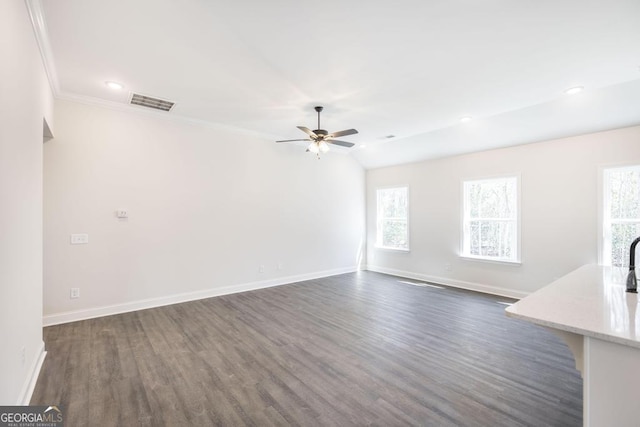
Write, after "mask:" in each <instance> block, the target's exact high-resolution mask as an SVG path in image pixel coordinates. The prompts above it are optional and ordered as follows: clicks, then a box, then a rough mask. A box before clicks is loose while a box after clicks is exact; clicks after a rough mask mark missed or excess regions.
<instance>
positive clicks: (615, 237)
mask: <svg viewBox="0 0 640 427" xmlns="http://www.w3.org/2000/svg"><path fill="white" fill-rule="evenodd" d="M603 190H604V194H603V202H604V203H603V205H604V206H603V215H602V223H603V230H602V236H603V239H602V264H603V265H612V266H616V267H628V266H629V246H630V245H631V242H632V241H633V240H634V239H635V238H636V237H638V236H640V165H635V166H626V167H617V168H608V169H604V171H603Z"/></svg>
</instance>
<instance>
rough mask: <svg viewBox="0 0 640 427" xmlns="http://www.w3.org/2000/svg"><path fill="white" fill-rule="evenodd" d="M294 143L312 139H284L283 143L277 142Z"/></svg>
mask: <svg viewBox="0 0 640 427" xmlns="http://www.w3.org/2000/svg"><path fill="white" fill-rule="evenodd" d="M294 141H307V142H308V141H311V140H310V139H283V140H282V141H276V142H294Z"/></svg>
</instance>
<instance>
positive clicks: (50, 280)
mask: <svg viewBox="0 0 640 427" xmlns="http://www.w3.org/2000/svg"><path fill="white" fill-rule="evenodd" d="M55 113H56V139H55V140H54V141H52V142H51V143H48V144H47V145H46V146H45V155H44V159H45V168H44V169H45V199H44V204H45V237H44V245H45V246H44V248H45V263H44V266H45V291H44V313H45V323H56V322H63V321H69V320H73V319H78V318H83V317H91V316H95V315H100V314H106V313H113V312H117V311H125V310H131V309H136V308H139V307H144V306H151V305H159V304H164V303H170V302H174V301H180V300H187V299H193V298H198V297H204V296H209V295H216V294H220V293H224V292H229V291H237V290H243V289H249V288H253V287H260V286H265V285H272V284H277V283H284V282H290V281H294V280H298V279H304V278H310V277H317V276H322V275H328V274H335V273H338V272H344V271H352V270H354V269H355V268H356V265H357V259H358V256H359V254H360V252H363V251H364V246H363V245H364V243H363V242H364V235H365V227H364V223H365V173H364V170H363V169H362V168H361V167H360V166H359V165H358V164H357V162H355V161H354V160H353V159H352V158H351V157H349V156H345V155H341V154H337V153H328V154H327V155H326V156H323V158H322V159H321V160H316V159H315V157H314V156H313V155H312V154H310V153H305V152H304V148H302V147H299V146H292V145H286V144H275V143H274V142H273V141H271V140H265V139H259V138H257V137H255V136H252V135H247V134H243V133H240V132H235V131H230V130H228V129H222V128H214V127H211V126H209V127H207V126H205V125H200V124H192V123H186V122H182V121H175V120H165V119H161V118H157V117H149V116H148V115H142V114H132V113H128V112H123V111H116V110H111V109H107V108H103V107H98V106H89V105H83V104H79V103H74V102H69V101H56V109H55ZM169 114H170V113H169ZM120 208H126V209H128V211H129V219H128V220H125V221H122V220H118V219H117V218H116V217H115V211H116V210H117V209H120ZM71 233H88V234H89V244H88V245H70V234H71ZM361 246H362V247H361ZM279 263H281V266H282V268H281V269H278V264H279ZM260 265H263V266H264V272H262V273H261V272H260V271H259V266H260ZM73 287H78V288H80V298H79V299H73V300H72V299H70V297H69V290H70V288H73ZM147 300H151V301H147ZM104 307H107V308H104Z"/></svg>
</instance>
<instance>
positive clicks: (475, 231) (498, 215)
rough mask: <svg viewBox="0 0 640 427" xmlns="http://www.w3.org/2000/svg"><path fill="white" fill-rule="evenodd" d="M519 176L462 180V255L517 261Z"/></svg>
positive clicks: (518, 258) (518, 254)
mask: <svg viewBox="0 0 640 427" xmlns="http://www.w3.org/2000/svg"><path fill="white" fill-rule="evenodd" d="M518 187H519V179H518V177H515V176H511V177H504V178H494V179H482V180H475V181H464V183H463V193H464V194H463V221H462V222H463V224H462V230H463V232H462V256H464V257H470V258H480V259H487V260H494V261H507V262H519V260H520V253H519V252H520V251H519V240H520V239H519V235H520V227H519V214H518Z"/></svg>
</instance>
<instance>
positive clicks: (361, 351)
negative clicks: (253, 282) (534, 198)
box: [31, 272, 582, 427]
mask: <svg viewBox="0 0 640 427" xmlns="http://www.w3.org/2000/svg"><path fill="white" fill-rule="evenodd" d="M398 280H399V279H398V278H396V277H391V276H386V275H382V274H378V273H373V272H360V273H353V274H345V275H340V276H334V277H330V278H325V279H320V280H312V281H308V282H303V283H297V284H292V285H286V286H280V287H275V288H269V289H264V290H258V291H252V292H246V293H242V294H235V295H229V296H223V297H218V298H211V299H206V300H201V301H196V302H189V303H184V304H177V305H172V306H167V307H161V308H155V309H150V310H143V311H138V312H133V313H127V314H121V315H117V316H110V317H104V318H99V319H93V320H86V321H81V322H75V323H69V324H65V325H59V326H52V327H48V328H45V332H44V335H45V342H46V348H47V351H48V355H47V358H46V360H45V363H44V367H43V370H42V372H41V374H40V377H39V379H38V384H37V386H36V390H35V393H34V396H33V399H32V401H31V404H33V405H36V404H37V405H49V404H60V405H62V406H63V407H64V412H65V417H66V419H65V425H67V426H94V425H100V426H134V425H147V426H160V425H167V426H189V425H194V426H209V425H225V426H242V425H255V426H268V425H304V426H314V425H335V426H347V425H380V426H394V425H428V426H441V425H442V426H445V425H455V426H520V425H526V426H536V427H539V426H579V425H581V424H582V379H581V378H580V375H579V373H578V372H577V371H576V370H575V368H574V364H573V359H572V357H571V354H570V352H569V350H568V349H567V347H566V346H565V345H564V344H563V343H562V342H561V341H560V340H559V339H558V338H556V337H555V336H554V335H553V334H551V333H550V332H548V331H546V330H544V329H543V328H540V327H537V326H533V325H529V324H527V323H524V322H520V321H517V320H513V319H510V318H507V317H506V316H505V314H504V308H505V306H504V305H500V304H498V303H497V301H498V300H500V298H497V297H493V296H489V295H484V294H477V293H472V292H466V291H461V290H456V289H448V288H447V289H436V288H430V287H416V286H411V285H407V284H403V283H400V282H399V281H398ZM502 301H504V299H502Z"/></svg>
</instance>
